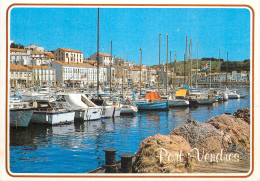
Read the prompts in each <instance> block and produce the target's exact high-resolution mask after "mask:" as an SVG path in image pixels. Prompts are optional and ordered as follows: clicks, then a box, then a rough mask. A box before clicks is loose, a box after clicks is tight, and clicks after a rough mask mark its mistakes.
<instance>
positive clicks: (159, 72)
mask: <svg viewBox="0 0 260 181" xmlns="http://www.w3.org/2000/svg"><path fill="white" fill-rule="evenodd" d="M160 64H161V34H159V69H158V70H159V73H158V93H159V92H160V73H161V70H160V69H161V66H160Z"/></svg>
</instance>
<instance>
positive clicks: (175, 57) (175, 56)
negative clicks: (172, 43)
mask: <svg viewBox="0 0 260 181" xmlns="http://www.w3.org/2000/svg"><path fill="white" fill-rule="evenodd" d="M176 60H177V54H176V52H175V55H174V84H173V86H174V85H175V84H176Z"/></svg>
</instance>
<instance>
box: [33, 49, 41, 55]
mask: <svg viewBox="0 0 260 181" xmlns="http://www.w3.org/2000/svg"><path fill="white" fill-rule="evenodd" d="M35 54H39V55H42V54H43V52H40V51H36V50H33V51H32V52H31V55H35Z"/></svg>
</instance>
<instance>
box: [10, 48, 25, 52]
mask: <svg viewBox="0 0 260 181" xmlns="http://www.w3.org/2000/svg"><path fill="white" fill-rule="evenodd" d="M10 51H12V52H26V50H25V49H18V48H10Z"/></svg>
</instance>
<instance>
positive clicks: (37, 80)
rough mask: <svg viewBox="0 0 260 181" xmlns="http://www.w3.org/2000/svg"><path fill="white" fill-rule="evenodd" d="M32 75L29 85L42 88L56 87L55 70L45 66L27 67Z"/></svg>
mask: <svg viewBox="0 0 260 181" xmlns="http://www.w3.org/2000/svg"><path fill="white" fill-rule="evenodd" d="M27 68H29V69H30V72H31V73H32V80H31V82H29V85H34V86H43V85H50V86H55V85H56V69H55V68H53V67H50V66H46V65H27Z"/></svg>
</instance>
